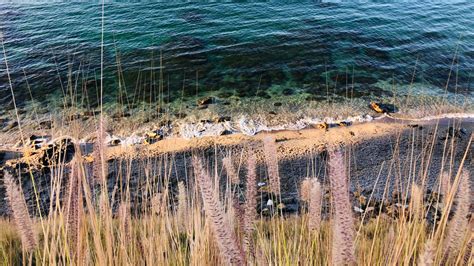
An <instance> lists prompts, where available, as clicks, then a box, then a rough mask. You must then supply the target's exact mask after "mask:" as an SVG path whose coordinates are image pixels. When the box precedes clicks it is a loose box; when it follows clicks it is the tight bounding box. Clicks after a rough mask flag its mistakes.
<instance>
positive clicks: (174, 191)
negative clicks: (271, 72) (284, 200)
mask: <svg viewBox="0 0 474 266" xmlns="http://www.w3.org/2000/svg"><path fill="white" fill-rule="evenodd" d="M98 128H99V129H98V130H97V132H98V137H97V139H98V140H100V139H101V137H100V136H101V134H102V130H101V128H103V126H102V127H101V126H99V127H98ZM470 141H472V137H471V140H470ZM95 147H96V148H95V149H94V151H93V156H94V161H93V162H92V166H90V165H89V163H87V162H86V161H85V160H84V158H83V157H82V156H81V154H80V153H79V152H76V154H75V155H74V158H73V159H72V160H71V161H70V162H69V163H65V164H64V163H60V164H56V165H52V166H50V168H51V178H52V179H51V187H52V190H51V195H50V197H51V199H52V200H51V204H50V206H49V208H50V210H49V213H48V214H47V215H42V216H41V215H40V216H36V217H32V215H29V214H28V209H27V208H26V203H25V199H24V197H23V196H22V195H23V193H21V190H22V188H21V187H20V186H19V182H18V178H17V176H15V173H16V171H15V170H13V169H6V170H5V172H4V186H5V188H6V191H7V196H8V202H9V204H10V207H11V210H12V212H11V216H10V217H9V218H8V219H6V220H5V219H4V220H1V221H0V224H1V230H0V261H2V262H3V263H4V264H5V265H18V264H22V263H23V264H30V263H33V264H48V265H49V264H81V265H82V264H99V265H110V264H131V265H143V264H151V265H169V264H171V265H189V264H192V265H202V263H203V262H206V264H210V265H216V264H232V265H269V264H271V265H294V264H303V265H328V264H331V265H347V264H354V265H355V264H357V265H395V264H403V265H408V264H420V265H439V264H445V265H472V263H473V257H472V252H473V251H472V226H473V224H472V221H473V220H472V218H470V213H469V212H470V210H469V205H470V200H471V199H470V197H471V195H472V192H471V189H470V180H471V179H472V178H471V176H470V173H469V171H468V170H467V169H468V167H466V165H465V164H466V163H465V159H466V156H467V154H468V150H467V151H465V152H464V158H463V160H462V162H461V163H460V167H459V168H458V169H454V170H453V171H451V173H452V174H451V176H450V175H449V174H448V172H445V173H444V174H443V175H441V176H440V177H439V178H438V179H439V180H438V182H437V184H438V185H437V188H438V193H436V194H435V195H437V197H436V198H433V197H430V198H427V197H425V185H424V181H423V178H422V177H423V173H422V172H420V173H412V174H413V177H414V178H413V179H411V184H410V186H408V187H407V190H409V191H400V194H401V195H404V196H403V197H401V198H398V200H397V204H395V206H398V207H400V208H399V209H398V210H397V212H396V213H386V212H385V211H382V207H380V208H378V207H377V208H376V209H375V210H371V213H369V209H368V208H367V209H366V210H365V212H363V213H362V214H360V215H359V214H357V215H356V214H355V213H354V212H353V206H352V203H351V197H352V196H351V194H350V192H349V185H348V184H349V181H348V179H349V178H350V177H349V173H350V171H347V170H348V166H347V165H346V163H345V159H344V156H345V155H344V154H345V152H344V151H345V149H344V147H337V146H331V147H328V170H329V171H328V174H327V176H314V177H308V178H307V179H304V180H302V181H301V184H300V193H299V194H300V200H301V202H303V203H304V204H302V206H304V207H303V208H301V210H300V211H299V212H297V213H293V214H289V215H288V214H283V211H282V208H283V207H282V206H281V203H279V202H280V199H281V198H280V197H281V188H280V177H279V167H278V164H279V161H278V152H277V148H276V143H275V141H274V139H272V138H271V137H267V138H264V140H263V149H262V150H263V153H264V155H265V156H264V157H265V158H262V160H260V161H261V162H264V164H265V165H266V166H265V169H266V171H265V172H266V174H265V175H262V176H260V175H258V174H257V171H256V167H257V164H258V163H260V161H257V158H256V156H255V149H257V148H258V147H253V146H251V145H249V146H248V147H245V149H244V151H243V153H242V154H232V153H231V152H228V155H227V156H226V157H225V158H223V159H222V158H210V157H207V156H206V155H205V153H203V152H202V151H194V152H193V153H192V155H191V158H190V159H191V160H190V161H191V162H192V164H191V165H189V166H188V168H189V169H188V170H187V171H186V173H189V175H188V176H186V177H178V179H179V180H181V181H177V180H173V179H172V177H171V175H170V172H171V171H172V168H173V167H174V166H173V160H172V158H170V157H163V158H165V159H161V160H155V161H153V163H154V164H156V165H155V166H157V167H158V168H159V169H161V170H160V171H154V170H152V169H154V168H153V167H152V166H151V165H150V164H151V163H150V162H151V161H150V160H147V159H142V161H138V162H137V161H136V160H134V161H133V163H137V164H140V165H142V167H143V171H142V172H143V177H142V178H141V179H142V180H143V182H144V185H143V190H144V191H142V193H141V198H140V204H139V205H137V204H136V202H135V201H132V200H131V199H132V197H133V195H132V194H131V192H130V189H131V186H134V185H136V184H133V183H132V182H131V181H130V180H131V176H130V175H131V174H130V172H131V171H130V170H129V169H124V171H123V173H125V174H124V175H123V176H121V177H120V180H122V184H123V185H122V186H117V185H115V187H114V189H113V192H112V193H110V190H109V189H107V188H108V185H107V164H106V163H105V160H103V159H101V158H104V153H106V149H107V147H106V146H104V145H101V144H100V143H99V142H96V144H95ZM468 147H470V143H469V145H468ZM447 148H449V147H447ZM242 155H243V157H244V158H246V159H245V160H244V161H243V162H244V163H242V164H241V165H239V166H237V164H236V161H240V160H239V159H238V158H236V157H239V156H242ZM124 160H125V161H126V163H125V165H128V167H130V168H131V167H132V159H124ZM209 160H221V161H222V162H221V163H220V164H213V166H211V164H210V162H209ZM394 160H396V158H394ZM448 162H449V160H448ZM217 165H222V169H220V168H219V169H218V166H217ZM414 169H416V168H414ZM446 169H451V167H450V166H448V165H447V166H446ZM127 173H128V174H127ZM415 177H416V178H415ZM322 180H329V182H328V183H327V184H325V183H324V182H323V181H322ZM262 181H266V182H267V184H266V185H264V186H261V184H260V185H258V184H257V183H259V182H262ZM242 183H243V184H242ZM388 186H389V184H385V186H384V187H385V189H384V195H383V199H382V201H384V200H387V201H388V200H389V198H390V197H389V196H388V195H386V192H385V191H387V190H388ZM326 188H328V189H329V194H328V195H324V191H325V189H326ZM264 195H266V197H268V199H267V198H265V196H264ZM263 198H265V200H263V201H262V199H263ZM37 200H38V199H37ZM369 201H370V199H369ZM37 202H38V201H37ZM258 205H260V206H262V205H263V207H264V210H263V211H260V208H257V206H258ZM323 206H329V207H328V209H329V211H327V210H326V211H324V208H323ZM37 208H40V207H39V205H37ZM433 208H434V209H435V216H437V218H436V217H435V219H434V220H435V221H436V222H434V223H433V222H430V221H428V219H427V216H428V213H432V209H433ZM257 210H259V211H257Z"/></svg>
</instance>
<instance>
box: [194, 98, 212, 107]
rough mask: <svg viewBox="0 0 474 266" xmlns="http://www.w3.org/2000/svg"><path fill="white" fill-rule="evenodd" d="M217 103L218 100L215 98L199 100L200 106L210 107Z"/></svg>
mask: <svg viewBox="0 0 474 266" xmlns="http://www.w3.org/2000/svg"><path fill="white" fill-rule="evenodd" d="M214 103H216V99H215V98H214V97H204V98H201V99H198V100H197V104H198V105H208V104H214Z"/></svg>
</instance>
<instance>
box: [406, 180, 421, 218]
mask: <svg viewBox="0 0 474 266" xmlns="http://www.w3.org/2000/svg"><path fill="white" fill-rule="evenodd" d="M409 210H410V212H411V213H412V215H413V218H415V217H416V218H417V219H420V218H422V217H423V215H424V213H423V190H422V189H421V188H420V187H419V186H418V185H417V184H415V183H413V184H412V186H411V198H410V207H409Z"/></svg>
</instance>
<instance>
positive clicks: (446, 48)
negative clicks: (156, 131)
mask: <svg viewBox="0 0 474 266" xmlns="http://www.w3.org/2000/svg"><path fill="white" fill-rule="evenodd" d="M100 16H101V5H100V4H98V3H84V2H80V3H72V2H67V3H62V2H58V3H41V4H33V3H0V30H1V31H2V32H3V35H4V40H5V49H6V53H7V56H8V63H9V67H10V74H11V77H12V81H13V86H14V90H15V94H16V95H17V98H18V99H17V100H18V101H19V102H24V101H25V100H28V99H29V97H30V96H29V94H28V90H27V82H26V80H27V81H28V84H29V85H30V87H31V90H32V94H33V97H34V98H36V99H40V100H42V99H47V98H48V95H50V94H51V93H54V94H56V95H58V94H59V95H60V94H61V93H63V92H65V91H67V90H68V85H67V84H68V83H69V84H72V86H69V87H72V88H73V89H74V90H75V92H78V93H80V94H81V93H82V95H85V94H84V93H85V92H87V94H86V95H87V96H88V97H89V98H90V99H89V100H88V101H89V102H90V103H92V104H94V102H95V100H96V95H97V93H96V88H97V85H98V82H96V80H97V79H98V78H99V74H100V40H101V39H100V38H101V18H100ZM104 42H105V45H106V46H105V53H104V58H105V62H104V65H105V70H104V71H105V76H106V79H105V81H104V82H105V83H104V86H105V90H106V93H107V95H108V97H107V99H108V100H110V101H112V100H115V99H116V95H117V94H118V92H119V90H121V91H122V92H125V91H126V92H127V96H128V97H129V98H134V99H141V100H144V101H149V100H150V98H151V99H152V100H155V99H156V98H157V95H158V94H159V91H168V88H169V91H170V93H169V95H168V94H167V93H166V95H167V96H166V97H167V99H168V96H169V98H170V99H171V100H173V99H175V98H177V97H180V96H181V94H184V96H186V95H194V94H195V93H196V77H198V85H199V89H198V91H199V92H201V93H204V92H206V91H217V92H220V95H227V96H228V95H231V94H234V95H238V96H240V97H247V96H248V97H252V96H255V95H256V94H257V93H258V94H259V95H260V96H261V97H268V96H267V95H266V94H265V93H262V92H265V90H268V89H270V88H275V87H278V88H283V89H282V90H284V88H289V89H292V88H299V89H300V90H298V91H301V89H302V90H303V91H306V92H309V93H311V94H313V95H315V97H316V98H317V97H319V96H326V93H327V88H331V93H335V94H339V95H344V93H345V92H346V88H347V84H354V91H355V95H353V96H355V97H357V96H363V95H367V94H370V93H372V94H376V95H383V94H384V93H389V92H388V90H387V89H386V88H382V87H381V86H380V81H385V82H386V83H388V84H409V83H411V82H412V80H413V82H416V83H419V84H422V85H423V86H424V87H425V88H427V89H431V90H435V91H436V90H439V91H442V90H443V89H444V87H445V86H446V84H447V80H448V76H449V75H450V72H451V76H450V83H449V84H448V89H449V90H451V91H454V90H456V91H457V92H460V93H468V94H469V93H470V92H471V91H472V85H471V83H472V82H471V80H472V79H473V78H472V77H471V76H472V74H473V70H474V2H472V1H471V2H442V3H440V2H425V3H421V2H394V3H393V2H375V3H374V2H370V3H361V2H357V3H353V2H329V3H326V2H324V3H318V2H299V3H291V2H287V3H280V2H260V3H244V2H240V3H171V4H170V3H149V2H145V3H112V2H109V3H106V5H105V36H104ZM0 59H1V62H2V63H1V64H0V96H1V100H0V101H1V102H2V103H8V102H9V101H10V94H9V88H8V83H7V78H6V71H5V64H4V58H3V54H2V55H1V56H0ZM118 60H119V61H120V64H117V62H118ZM160 62H161V63H160ZM118 65H119V66H120V68H118ZM160 65H161V66H163V68H160ZM450 70H451V71H450ZM118 71H119V72H120V73H121V74H120V75H119V74H118ZM160 75H161V76H162V77H163V79H162V83H160ZM25 76H26V79H25ZM119 80H120V83H119ZM160 84H161V85H162V86H160ZM455 84H457V86H456V85H455ZM119 88H120V89H119ZM150 91H151V94H150ZM284 93H288V94H290V93H292V91H291V90H286V91H285V92H284Z"/></svg>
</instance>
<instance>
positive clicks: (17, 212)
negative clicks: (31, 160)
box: [3, 171, 38, 251]
mask: <svg viewBox="0 0 474 266" xmlns="http://www.w3.org/2000/svg"><path fill="white" fill-rule="evenodd" d="M3 182H4V184H5V190H6V194H7V201H8V202H9V203H10V207H11V211H12V215H13V220H14V222H15V224H16V227H17V230H18V232H19V233H20V236H21V243H22V244H23V247H24V249H25V250H27V251H32V250H33V249H35V247H36V245H37V243H38V240H37V237H36V233H35V230H34V228H33V222H32V221H31V218H30V215H29V213H28V208H27V207H26V202H25V198H24V196H23V192H22V191H21V188H20V187H19V186H18V185H17V184H16V182H15V180H14V179H13V176H12V175H11V174H10V173H9V172H8V171H4V172H3Z"/></svg>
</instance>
